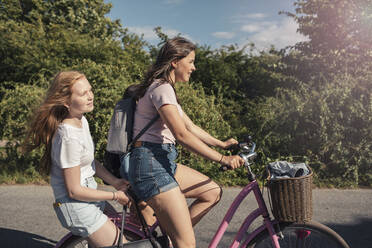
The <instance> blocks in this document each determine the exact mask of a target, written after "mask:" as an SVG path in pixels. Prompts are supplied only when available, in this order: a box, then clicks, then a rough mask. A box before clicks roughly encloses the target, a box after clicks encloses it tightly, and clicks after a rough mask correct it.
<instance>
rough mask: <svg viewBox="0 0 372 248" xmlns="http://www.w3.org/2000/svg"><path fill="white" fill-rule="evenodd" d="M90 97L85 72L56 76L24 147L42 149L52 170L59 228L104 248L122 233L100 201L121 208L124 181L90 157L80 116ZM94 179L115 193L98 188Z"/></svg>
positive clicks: (90, 104) (89, 139) (84, 123)
mask: <svg viewBox="0 0 372 248" xmlns="http://www.w3.org/2000/svg"><path fill="white" fill-rule="evenodd" d="M93 98H94V96H93V92H92V87H91V85H90V84H89V82H88V80H87V78H86V77H85V75H84V74H82V73H80V72H76V71H65V72H60V73H58V74H57V75H56V76H55V78H54V80H53V82H52V84H51V85H50V87H49V90H48V92H47V94H46V98H45V100H44V102H43V103H42V104H41V105H40V107H39V108H38V109H37V110H36V112H35V114H34V117H33V120H32V122H31V126H30V129H29V131H28V135H27V137H26V141H25V144H24V145H25V150H26V151H31V150H33V149H35V148H38V147H40V146H45V153H44V155H43V159H42V163H41V164H42V167H41V169H43V170H44V171H45V172H47V173H49V172H50V175H51V186H52V188H53V193H54V196H55V203H54V210H55V212H56V214H57V217H58V219H59V221H60V222H61V225H62V226H63V227H65V228H67V229H68V230H70V231H71V232H72V233H73V234H75V235H79V236H82V237H88V240H89V242H90V243H91V244H93V245H94V246H97V247H102V246H110V245H113V244H115V243H117V240H118V238H119V237H118V236H119V235H118V234H119V233H120V231H119V229H118V228H117V227H116V226H115V224H114V223H112V222H111V220H109V219H108V218H107V216H106V215H105V214H104V213H103V209H104V206H105V202H104V201H105V200H116V201H118V202H119V203H120V204H122V205H125V204H127V203H128V197H127V196H126V194H125V193H124V190H125V189H126V186H127V182H126V181H125V180H123V179H118V178H116V177H114V176H113V175H112V174H111V173H109V172H108V171H107V170H106V169H105V168H104V167H103V166H102V165H101V164H100V163H99V162H98V161H97V160H95V159H94V144H93V140H92V137H91V134H90V131H89V126H88V122H87V120H86V118H85V117H84V114H85V113H88V112H91V111H92V110H93ZM94 175H96V176H98V177H100V178H101V179H103V180H104V181H106V182H108V183H110V184H111V185H112V186H114V187H115V188H116V189H117V191H116V192H108V191H102V190H97V183H96V181H95V179H94V177H93V176H94ZM123 240H124V242H125V241H126V240H125V238H123Z"/></svg>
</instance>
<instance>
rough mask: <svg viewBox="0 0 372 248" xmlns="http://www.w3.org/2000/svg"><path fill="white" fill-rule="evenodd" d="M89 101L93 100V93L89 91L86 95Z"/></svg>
mask: <svg viewBox="0 0 372 248" xmlns="http://www.w3.org/2000/svg"><path fill="white" fill-rule="evenodd" d="M88 97H89V99H93V98H94V94H93V91H89V95H88Z"/></svg>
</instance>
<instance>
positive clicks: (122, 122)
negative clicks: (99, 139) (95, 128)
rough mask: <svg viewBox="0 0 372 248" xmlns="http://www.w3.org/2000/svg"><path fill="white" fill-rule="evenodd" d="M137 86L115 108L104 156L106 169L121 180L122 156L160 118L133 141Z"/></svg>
mask: <svg viewBox="0 0 372 248" xmlns="http://www.w3.org/2000/svg"><path fill="white" fill-rule="evenodd" d="M136 87H137V85H131V86H129V87H128V88H127V89H126V90H125V92H124V95H123V98H122V99H120V100H119V101H118V102H117V103H116V105H115V108H114V113H113V115H112V117H111V122H110V129H109V132H108V136H107V146H106V151H105V154H104V163H103V165H104V167H105V168H106V169H107V170H108V171H110V172H111V173H112V174H113V175H114V176H116V177H119V178H120V156H121V155H123V154H125V153H127V152H129V151H130V150H131V148H132V145H133V144H134V143H135V142H136V141H137V140H138V139H139V138H140V137H141V136H142V134H144V133H145V132H146V131H147V129H149V127H150V126H151V125H152V124H153V123H154V122H155V121H156V120H157V119H158V118H159V117H160V116H159V114H157V115H156V116H155V117H154V118H153V119H152V120H151V121H150V122H149V123H148V124H147V125H146V126H145V127H144V128H143V129H142V130H141V131H140V132H139V133H138V135H137V136H136V137H135V138H134V139H133V138H132V137H133V124H134V113H135V110H136V105H137V101H136V99H135V97H134V92H135V90H136Z"/></svg>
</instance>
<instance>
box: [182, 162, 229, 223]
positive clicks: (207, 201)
mask: <svg viewBox="0 0 372 248" xmlns="http://www.w3.org/2000/svg"><path fill="white" fill-rule="evenodd" d="M175 177H176V180H177V182H178V184H179V185H180V188H181V191H182V193H183V194H184V195H185V197H186V198H196V200H195V201H194V202H193V203H192V204H191V205H190V207H189V208H190V217H191V222H192V225H193V226H194V225H196V224H197V223H198V222H199V221H200V219H201V218H202V217H203V216H204V215H205V214H206V213H208V211H209V210H210V209H211V208H212V207H213V206H214V205H216V204H217V203H218V202H219V201H220V199H221V196H222V189H221V187H220V186H219V185H218V184H216V183H215V182H214V181H212V180H211V179H210V178H209V177H207V176H206V175H204V174H202V173H200V172H198V171H196V170H194V169H192V168H190V167H187V166H184V165H182V164H177V171H176V175H175Z"/></svg>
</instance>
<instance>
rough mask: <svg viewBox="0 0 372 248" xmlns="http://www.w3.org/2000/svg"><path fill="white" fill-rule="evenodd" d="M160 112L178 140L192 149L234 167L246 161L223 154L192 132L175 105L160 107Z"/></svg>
mask: <svg viewBox="0 0 372 248" xmlns="http://www.w3.org/2000/svg"><path fill="white" fill-rule="evenodd" d="M158 112H159V114H160V116H161V118H162V119H163V121H164V122H165V123H166V125H167V126H168V127H169V129H170V130H171V132H172V134H173V135H174V137H175V138H176V139H177V141H178V142H179V143H180V144H181V145H182V146H184V147H186V148H187V149H189V150H190V151H192V152H194V153H196V154H199V155H201V156H203V157H204V158H207V159H209V160H212V161H215V162H220V161H221V158H222V161H221V163H223V164H226V165H229V166H231V167H232V168H237V167H240V166H241V165H242V164H243V163H244V160H243V159H242V158H240V157H239V156H222V154H220V153H219V152H217V151H216V150H213V149H212V148H210V147H209V146H208V145H206V143H204V142H203V141H202V140H201V139H200V138H198V137H197V136H196V135H194V134H193V133H192V132H190V131H189V130H188V129H187V128H186V124H185V121H184V119H183V118H182V117H181V116H180V115H179V113H178V110H177V107H176V106H175V105H171V104H166V105H163V106H161V107H160V108H159V110H158Z"/></svg>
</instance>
